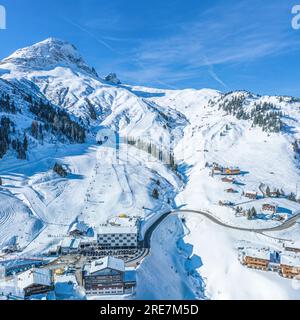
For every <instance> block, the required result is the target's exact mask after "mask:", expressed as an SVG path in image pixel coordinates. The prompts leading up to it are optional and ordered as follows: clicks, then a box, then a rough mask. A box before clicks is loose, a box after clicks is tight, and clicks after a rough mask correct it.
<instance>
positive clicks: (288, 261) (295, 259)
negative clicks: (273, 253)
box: [280, 254, 300, 268]
mask: <svg viewBox="0 0 300 320" xmlns="http://www.w3.org/2000/svg"><path fill="white" fill-rule="evenodd" d="M280 263H281V264H283V265H285V266H290V267H297V268H300V257H299V256H290V255H285V254H284V255H281V257H280Z"/></svg>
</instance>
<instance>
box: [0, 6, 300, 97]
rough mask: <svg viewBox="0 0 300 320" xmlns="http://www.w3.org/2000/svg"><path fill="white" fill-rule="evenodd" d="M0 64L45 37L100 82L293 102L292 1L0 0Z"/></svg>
mask: <svg viewBox="0 0 300 320" xmlns="http://www.w3.org/2000/svg"><path fill="white" fill-rule="evenodd" d="M0 4H1V5H4V6H5V7H6V11H7V29H6V30H0V59H2V58H4V57H6V56H8V55H9V54H10V53H12V52H13V51H14V50H16V49H18V48H20V47H23V46H27V45H30V44H33V43H36V42H39V41H41V40H44V39H45V38H48V37H50V36H52V37H57V38H60V39H64V40H68V41H70V42H72V43H73V44H75V45H76V47H77V48H78V49H79V51H80V52H81V54H82V55H83V57H84V58H85V60H86V61H87V62H88V63H89V64H90V65H92V66H94V67H95V68H96V69H97V71H98V73H99V74H100V75H101V76H104V75H106V74H107V73H109V72H116V73H117V74H118V76H119V78H120V79H121V80H122V81H123V82H125V83H126V82H127V83H131V84H139V85H147V86H155V87H162V88H190V87H193V88H197V89H198V88H203V87H206V88H207V87H209V88H215V89H219V90H222V91H231V90H236V89H246V90H249V91H253V92H257V93H261V94H284V95H294V96H298V97H299V96H300V85H299V82H300V81H299V74H300V30H294V29H293V28H292V27H291V20H292V17H293V16H292V14H291V10H292V7H293V6H294V5H296V4H300V0H291V1H290V0H143V1H142V0H126V1H125V0H110V1H107V0H73V1H71V0H60V1H58V0H43V1H40V0H26V1H24V0H0Z"/></svg>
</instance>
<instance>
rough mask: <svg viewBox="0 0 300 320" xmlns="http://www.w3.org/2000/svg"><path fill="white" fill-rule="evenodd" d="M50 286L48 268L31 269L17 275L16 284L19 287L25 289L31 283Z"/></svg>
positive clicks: (50, 278) (50, 280) (50, 279)
mask: <svg viewBox="0 0 300 320" xmlns="http://www.w3.org/2000/svg"><path fill="white" fill-rule="evenodd" d="M35 284H36V285H43V286H49V287H50V286H51V285H52V277H51V271H50V270H49V269H31V270H28V271H26V272H24V273H22V274H20V275H19V277H18V286H19V288H20V289H23V290H24V289H26V288H28V287H30V286H32V285H35Z"/></svg>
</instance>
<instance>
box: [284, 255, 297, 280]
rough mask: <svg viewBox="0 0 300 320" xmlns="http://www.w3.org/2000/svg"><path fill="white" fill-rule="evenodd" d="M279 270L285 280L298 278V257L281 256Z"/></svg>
mask: <svg viewBox="0 0 300 320" xmlns="http://www.w3.org/2000/svg"><path fill="white" fill-rule="evenodd" d="M280 269H281V274H282V276H283V277H285V278H290V279H293V278H295V277H300V257H299V256H289V255H281V258H280Z"/></svg>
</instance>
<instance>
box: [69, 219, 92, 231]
mask: <svg viewBox="0 0 300 320" xmlns="http://www.w3.org/2000/svg"><path fill="white" fill-rule="evenodd" d="M88 230H89V226H88V225H87V224H85V223H84V222H82V221H79V222H76V223H74V224H73V226H72V227H71V229H70V232H74V231H78V232H80V233H87V232H88Z"/></svg>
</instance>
